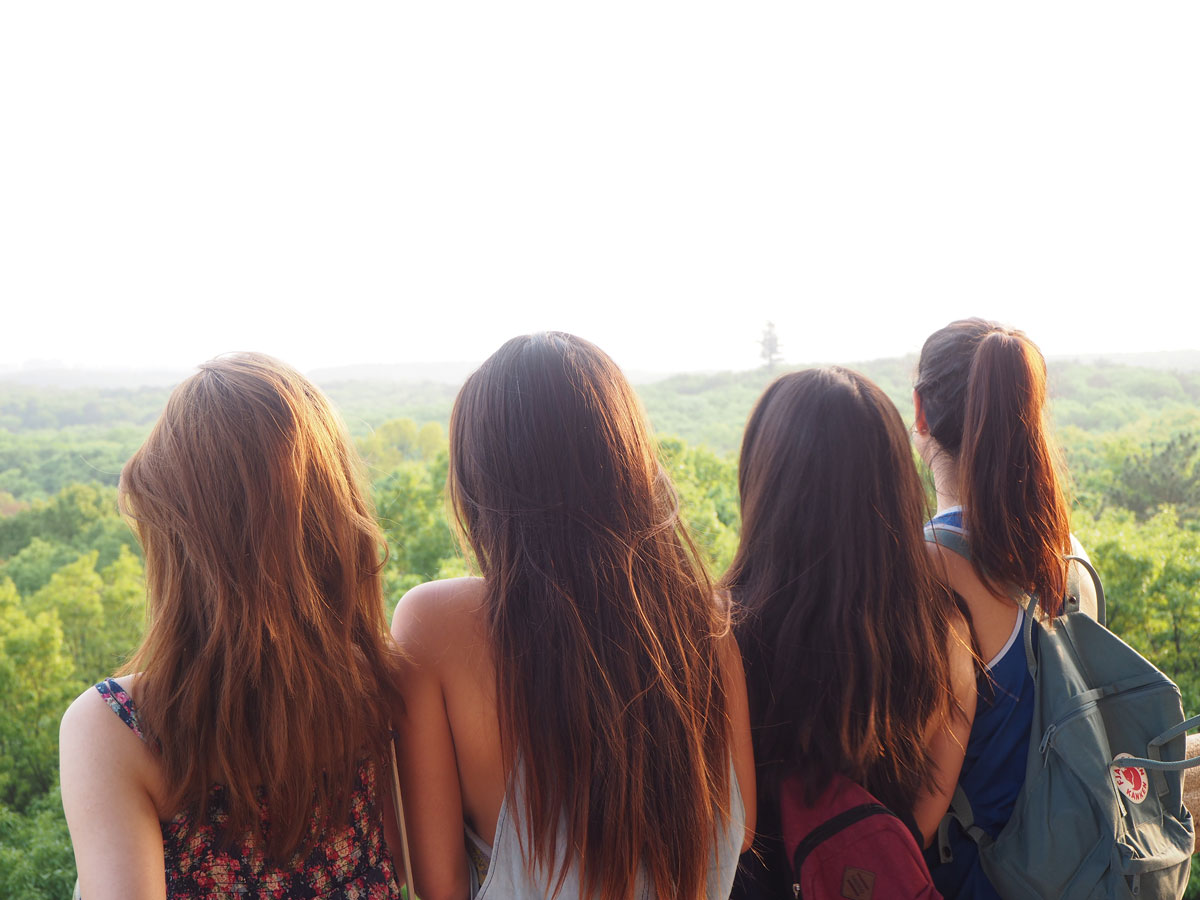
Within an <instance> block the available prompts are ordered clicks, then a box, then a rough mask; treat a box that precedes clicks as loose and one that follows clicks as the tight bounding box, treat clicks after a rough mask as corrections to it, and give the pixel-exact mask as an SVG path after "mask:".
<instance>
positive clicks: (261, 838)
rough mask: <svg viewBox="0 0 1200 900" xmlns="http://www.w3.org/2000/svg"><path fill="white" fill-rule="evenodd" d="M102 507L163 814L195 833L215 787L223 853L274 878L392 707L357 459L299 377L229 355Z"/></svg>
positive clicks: (382, 731)
mask: <svg viewBox="0 0 1200 900" xmlns="http://www.w3.org/2000/svg"><path fill="white" fill-rule="evenodd" d="M120 490H121V497H122V506H123V508H124V510H125V512H126V513H127V515H128V516H129V517H130V518H131V519H132V520H133V522H134V526H135V528H136V530H137V533H138V536H139V538H140V540H141V542H142V545H143V546H144V547H145V550H146V579H147V596H148V614H149V627H148V630H147V633H146V637H145V640H144V641H143V643H142V645H141V647H140V648H139V649H138V651H137V653H136V655H135V656H134V658H133V659H132V661H131V662H130V664H129V666H128V667H127V671H133V672H136V671H140V672H141V673H142V675H141V677H140V678H139V679H138V681H137V684H136V687H135V698H136V700H137V703H138V707H139V711H140V715H141V720H142V726H143V728H144V730H145V732H146V733H147V735H148V737H149V738H150V739H151V742H152V746H154V747H155V749H156V751H157V754H158V757H159V759H160V761H161V763H162V766H163V772H164V775H165V783H166V785H167V791H168V797H167V800H166V802H167V805H168V806H169V807H170V808H171V809H179V810H187V811H189V812H190V813H191V814H192V815H193V816H194V817H195V818H194V819H193V821H202V820H203V819H204V818H205V815H206V812H207V808H208V804H209V794H210V788H211V787H212V786H213V785H214V784H220V785H222V787H223V791H224V795H225V800H226V803H227V807H228V812H229V820H228V823H227V827H226V829H225V835H224V838H225V839H227V840H236V839H239V838H240V837H242V836H243V835H250V836H252V837H253V838H254V839H256V840H257V842H258V845H259V846H260V847H263V848H264V849H265V850H266V852H267V854H268V856H269V857H270V858H272V859H273V860H276V861H286V860H287V859H288V858H289V857H290V855H291V854H292V853H293V852H295V851H296V850H297V849H298V848H299V847H301V845H306V844H307V843H309V842H310V841H312V840H315V839H317V838H318V837H319V835H320V833H321V830H322V828H323V827H324V825H325V824H326V822H344V821H345V820H346V816H347V813H348V809H349V803H350V796H351V793H352V791H353V789H354V784H355V779H356V777H357V769H358V765H359V763H360V762H361V761H362V760H363V759H364V758H367V757H371V758H374V759H379V758H383V753H384V749H385V747H386V744H385V741H386V735H387V722H388V717H389V710H390V709H391V708H393V704H394V703H398V702H399V700H398V696H397V688H396V684H397V681H396V658H395V656H394V651H393V650H392V649H391V645H390V643H389V642H388V638H387V628H386V622H385V619H384V611H383V599H382V589H381V584H380V567H381V550H382V538H381V535H380V531H379V528H378V526H377V525H376V523H375V520H374V517H373V514H372V509H371V506H370V504H369V502H368V500H367V495H366V493H365V491H364V490H363V487H362V484H361V482H360V476H359V461H358V458H357V456H356V455H355V453H354V450H353V449H352V448H351V446H350V443H349V440H348V438H347V437H346V435H345V433H344V430H343V428H342V425H341V422H340V420H339V419H338V418H337V416H336V415H335V413H334V412H333V410H332V409H331V408H330V406H329V403H328V401H327V400H326V399H325V398H324V396H322V394H321V393H320V392H319V391H318V390H317V388H316V387H314V386H313V385H312V384H311V383H310V382H309V381H308V380H306V379H305V378H304V377H303V376H301V375H300V374H299V373H298V372H296V371H294V370H292V369H291V368H289V367H288V366H286V365H284V364H283V363H280V362H278V361H277V360H274V359H271V358H270V357H267V356H262V355H258V354H238V355H232V356H225V357H221V358H218V359H215V360H212V361H211V362H208V363H205V364H204V365H202V366H200V371H199V373H197V374H196V375H193V376H192V377H190V378H188V379H187V380H186V381H184V382H183V383H182V384H181V385H180V386H179V387H178V388H176V389H175V391H174V392H173V393H172V394H171V397H170V399H169V400H168V401H167V406H166V409H165V410H164V411H163V414H162V416H161V418H160V419H159V420H158V423H157V424H156V425H155V426H154V429H153V431H152V432H151V434H150V437H149V438H147V440H146V442H145V443H144V444H143V445H142V446H141V448H140V449H139V450H138V451H137V452H136V453H135V454H134V455H133V457H132V458H131V459H130V460H129V462H128V463H126V465H125V468H124V470H123V471H122V473H121V488H120ZM264 801H265V803H266V808H267V810H268V811H269V816H270V828H269V830H268V833H267V834H263V829H262V825H261V821H260V803H261V802H264ZM314 810H315V812H314Z"/></svg>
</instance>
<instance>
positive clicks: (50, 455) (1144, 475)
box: [0, 358, 1200, 898]
mask: <svg viewBox="0 0 1200 900" xmlns="http://www.w3.org/2000/svg"><path fill="white" fill-rule="evenodd" d="M913 362H914V361H913V360H912V359H911V358H905V359H894V360H880V361H876V362H873V363H868V364H864V365H862V366H861V367H859V368H860V369H861V370H862V371H864V372H866V373H867V374H868V375H869V376H870V377H871V378H873V379H874V380H876V381H877V382H878V383H879V384H880V385H881V386H882V387H883V388H884V389H885V390H886V391H887V392H888V394H889V395H890V396H891V397H892V398H893V400H894V401H895V402H896V403H897V406H898V407H899V408H900V409H901V412H902V414H904V415H905V417H906V418H908V419H910V420H911V415H912V406H911V379H912V369H913ZM774 374H778V373H773V374H772V373H767V372H766V371H764V370H759V371H753V372H744V373H723V374H715V375H680V376H675V377H673V378H669V379H665V380H663V381H659V382H655V383H653V384H647V385H642V386H640V387H639V393H640V395H641V396H642V398H643V401H644V403H645V405H646V407H647V410H648V412H649V414H650V417H651V420H652V422H653V424H654V426H655V427H656V430H657V432H658V434H659V435H660V444H661V448H662V452H663V458H664V460H665V462H666V464H667V466H668V468H669V470H670V471H671V474H672V477H673V478H674V480H675V482H676V485H677V487H678V490H679V494H680V500H681V505H682V508H683V511H684V514H685V517H686V519H687V521H688V523H689V525H690V527H691V528H692V530H693V532H694V533H695V535H696V537H697V541H698V544H699V546H700V547H701V549H702V551H703V552H704V554H705V555H706V557H707V559H708V561H709V563H710V565H711V566H712V568H713V570H714V572H717V573H719V572H721V571H722V570H723V569H724V567H725V566H726V565H727V564H728V562H729V561H730V559H731V558H732V554H733V551H734V549H735V547H736V542H737V533H738V503H737V479H736V458H735V455H736V451H737V446H738V443H739V440H740V436H741V430H742V427H743V424H744V422H745V420H746V417H747V415H748V413H749V411H750V408H751V406H752V405H753V403H754V401H755V399H756V398H757V397H758V395H759V394H760V393H761V391H762V389H763V388H764V387H765V385H766V384H767V382H768V381H769V380H770V379H771V378H772V377H774ZM1051 385H1052V391H1053V401H1052V418H1053V421H1054V423H1055V426H1056V433H1057V436H1058V438H1059V441H1060V443H1061V444H1062V446H1063V449H1064V452H1065V457H1066V459H1067V462H1068V465H1069V468H1070V472H1071V476H1072V479H1073V483H1074V495H1075V514H1074V529H1075V531H1076V533H1077V534H1078V535H1079V537H1080V539H1081V540H1082V542H1083V544H1084V546H1085V547H1087V548H1088V549H1089V551H1090V552H1091V555H1092V557H1093V559H1094V560H1095V561H1096V562H1097V565H1098V567H1099V569H1100V571H1101V574H1102V575H1103V577H1104V579H1105V584H1106V587H1107V590H1108V593H1109V596H1110V624H1111V626H1112V628H1113V629H1114V631H1116V632H1117V633H1118V634H1120V635H1121V636H1122V637H1124V638H1125V639H1126V640H1127V641H1129V642H1130V643H1131V644H1133V645H1134V646H1135V647H1137V648H1138V649H1139V650H1140V651H1141V652H1142V653H1144V654H1146V655H1147V656H1149V657H1150V658H1151V659H1153V660H1154V661H1155V662H1156V663H1157V664H1158V665H1159V666H1160V667H1161V668H1163V669H1164V671H1166V672H1167V673H1168V674H1170V675H1171V676H1172V677H1173V678H1175V679H1176V681H1177V682H1178V683H1179V684H1180V686H1181V688H1182V690H1183V694H1184V702H1185V707H1186V708H1187V709H1189V710H1190V711H1193V712H1194V711H1196V710H1197V709H1198V708H1200V610H1198V604H1197V602H1196V600H1197V591H1198V590H1200V467H1198V463H1200V374H1197V373H1181V372H1169V371H1162V370H1156V369H1150V368H1133V367H1123V366H1115V365H1102V364H1090V365H1085V364H1081V363H1060V364H1056V365H1053V366H1052V369H1051ZM325 387H326V390H327V391H328V393H329V394H330V396H331V397H332V398H333V399H334V401H335V403H336V404H337V405H338V406H339V408H340V409H341V410H342V411H343V414H344V416H345V417H346V419H347V422H348V425H349V428H350V430H351V432H352V434H353V435H354V436H355V438H356V441H357V443H358V446H359V450H360V451H361V452H362V454H363V456H364V459H365V460H366V463H367V472H368V475H369V477H370V479H371V482H372V486H373V491H374V495H375V502H376V506H377V511H378V514H379V517H380V521H381V523H382V524H383V527H384V531H385V534H386V537H387V540H388V544H389V559H388V563H387V567H386V569H385V577H386V583H387V596H388V597H389V598H390V601H391V602H394V600H395V599H396V598H398V596H399V595H400V594H401V593H402V592H403V591H404V590H405V589H407V588H408V587H411V586H412V585H414V584H417V583H420V582H422V581H426V580H429V579H431V578H437V577H445V576H448V575H455V574H461V573H463V572H465V571H467V570H468V565H467V562H466V561H465V560H464V559H463V558H462V556H461V554H460V553H459V551H458V549H457V547H456V545H455V542H454V540H453V537H452V534H451V531H450V528H449V526H448V524H447V521H446V512H445V504H444V499H443V487H444V483H445V475H446V453H445V440H446V438H445V430H444V425H445V421H446V419H447V417H448V413H449V408H450V404H451V402H452V400H453V395H454V393H455V389H454V388H453V387H451V386H447V385H394V384H383V383H369V382H348V383H340V384H330V385H326V386H325ZM166 396H167V391H166V390H165V389H160V388H154V389H137V390H120V389H105V390H83V389H76V390H67V389H57V390H52V389H41V388H32V387H24V386H13V385H6V384H3V383H0V691H2V692H3V696H5V697H6V701H7V702H6V704H5V706H4V709H3V711H2V712H0V896H4V897H9V898H43V897H44V898H65V897H67V896H68V895H69V891H70V887H71V884H72V883H73V882H74V877H75V876H74V866H73V860H72V857H71V851H70V845H69V841H68V837H67V834H66V827H65V823H64V822H63V820H62V812H61V807H60V805H59V802H58V797H57V768H58V763H57V738H58V720H59V718H60V717H61V715H62V712H63V710H64V709H65V707H66V706H67V704H68V703H69V702H70V701H71V699H72V698H74V697H75V696H76V695H77V694H78V693H79V692H80V691H82V690H84V689H85V688H86V687H87V686H88V685H90V684H92V683H93V682H95V681H96V680H97V679H99V678H101V677H104V676H105V675H107V674H109V673H111V672H112V671H113V670H115V669H116V668H117V667H119V666H120V665H121V663H122V661H123V660H124V659H125V658H126V657H127V655H128V653H129V652H130V650H131V649H132V648H133V647H134V646H135V645H136V643H137V641H138V639H139V636H140V631H141V627H142V616H143V606H144V583H143V577H142V561H141V554H140V550H139V548H138V547H137V545H136V542H135V541H134V539H133V536H132V533H131V532H130V530H129V528H128V526H127V525H126V524H125V522H124V521H123V520H122V519H121V518H120V516H119V515H118V513H117V509H116V490H115V485H116V482H117V478H118V475H119V472H120V469H121V465H122V464H123V462H124V460H125V459H126V458H127V456H128V455H129V454H130V453H131V452H132V451H133V449H134V448H136V447H137V445H138V444H139V443H140V441H141V440H142V439H143V437H144V436H145V434H146V432H147V431H148V429H149V428H150V426H151V424H152V423H153V421H154V419H155V417H156V416H157V415H158V413H159V411H160V410H161V408H162V405H163V403H164V402H165V399H166Z"/></svg>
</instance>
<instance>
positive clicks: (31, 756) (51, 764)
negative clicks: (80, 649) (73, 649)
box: [0, 579, 83, 811]
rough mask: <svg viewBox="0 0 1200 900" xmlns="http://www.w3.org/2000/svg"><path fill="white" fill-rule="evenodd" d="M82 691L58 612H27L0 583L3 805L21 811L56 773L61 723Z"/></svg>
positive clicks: (14, 592) (7, 584)
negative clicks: (71, 703) (65, 713)
mask: <svg viewBox="0 0 1200 900" xmlns="http://www.w3.org/2000/svg"><path fill="white" fill-rule="evenodd" d="M82 689H83V683H82V682H81V681H80V680H79V679H78V678H77V676H76V674H75V666H74V663H73V661H72V660H71V657H70V652H69V650H68V648H67V646H66V642H65V641H64V639H63V631H62V626H61V624H60V622H59V618H58V613H57V612H56V611H55V610H52V609H51V610H42V611H40V612H32V613H31V612H30V611H27V610H26V609H25V608H23V604H22V602H21V598H20V596H19V595H18V594H17V590H16V587H15V586H14V585H13V583H12V582H11V581H9V580H7V579H5V580H3V581H0V697H3V698H4V703H3V705H2V706H0V802H2V803H4V804H5V805H7V806H11V807H14V808H15V809H17V810H18V811H20V810H23V809H24V808H25V806H26V805H27V804H28V803H29V801H30V800H31V799H32V798H33V797H35V796H37V795H38V794H41V793H44V792H45V791H46V790H47V789H48V788H49V787H50V784H51V783H52V782H53V780H54V776H55V773H56V772H57V770H58V721H59V718H60V717H61V716H62V714H63V711H64V710H65V709H66V708H67V705H68V704H69V703H70V702H71V700H72V699H73V698H74V697H75V695H76V694H78V693H79V692H80V691H81V690H82Z"/></svg>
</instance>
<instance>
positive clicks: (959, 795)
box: [937, 784, 992, 863]
mask: <svg viewBox="0 0 1200 900" xmlns="http://www.w3.org/2000/svg"><path fill="white" fill-rule="evenodd" d="M951 821H954V822H958V824H959V827H960V828H962V830H963V832H964V833H965V834H966V835H967V837H969V838H970V839H971V840H973V841H974V842H975V843H976V845H977V846H978V847H979V848H980V849H981V850H982V849H983V848H984V847H987V846H989V845H991V843H992V836H991V835H990V834H988V833H987V832H986V831H984V830H983V829H982V828H980V827H979V826H978V825H976V824H975V813H974V811H973V810H972V809H971V801H970V800H968V799H967V795H966V794H965V793H963V789H962V785H961V784H960V785H956V786H955V788H954V796H953V797H952V798H951V800H950V809H949V810H947V811H946V815H944V816H942V821H941V822H940V823H938V831H937V841H938V859H939V860H941V861H942V862H943V863H948V862H953V861H954V853H953V851H952V850H951V849H950V822H951Z"/></svg>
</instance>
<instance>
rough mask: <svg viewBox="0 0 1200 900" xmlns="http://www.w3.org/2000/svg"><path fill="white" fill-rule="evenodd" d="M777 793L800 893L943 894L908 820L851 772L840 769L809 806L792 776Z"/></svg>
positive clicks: (874, 897)
mask: <svg viewBox="0 0 1200 900" xmlns="http://www.w3.org/2000/svg"><path fill="white" fill-rule="evenodd" d="M779 800H780V824H781V825H782V828H783V846H784V850H785V851H786V853H787V857H788V860H789V861H790V862H791V864H792V880H793V884H792V892H793V894H794V895H795V896H796V897H797V898H802V900H941V896H942V895H941V894H939V893H938V892H937V889H936V888H935V887H934V886H933V880H932V879H931V878H930V877H929V868H928V867H927V866H926V865H925V860H924V858H923V857H922V856H921V848H920V847H919V846H918V845H917V839H916V838H915V837H914V836H913V833H912V832H911V831H909V829H908V826H907V825H905V824H904V822H903V821H901V820H900V818H899V817H898V816H897V815H896V814H895V813H893V812H892V811H891V810H890V809H888V808H887V807H886V806H884V805H883V804H882V803H880V802H879V801H878V800H876V799H875V798H874V797H873V796H871V794H869V793H868V792H867V791H866V790H865V789H864V788H861V787H859V786H858V785H857V784H855V783H854V782H852V781H850V780H849V779H848V778H843V777H842V776H841V775H835V776H834V777H833V779H832V781H831V783H830V784H829V786H828V787H827V788H826V789H825V792H824V793H823V794H822V795H821V797H820V798H819V799H818V800H817V802H816V803H815V804H813V805H812V806H809V805H808V804H807V803H805V802H804V785H803V783H802V782H801V781H800V779H799V778H798V777H796V776H795V775H793V776H791V777H789V778H788V779H786V780H785V781H784V783H783V789H782V791H781V794H780V798H779Z"/></svg>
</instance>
